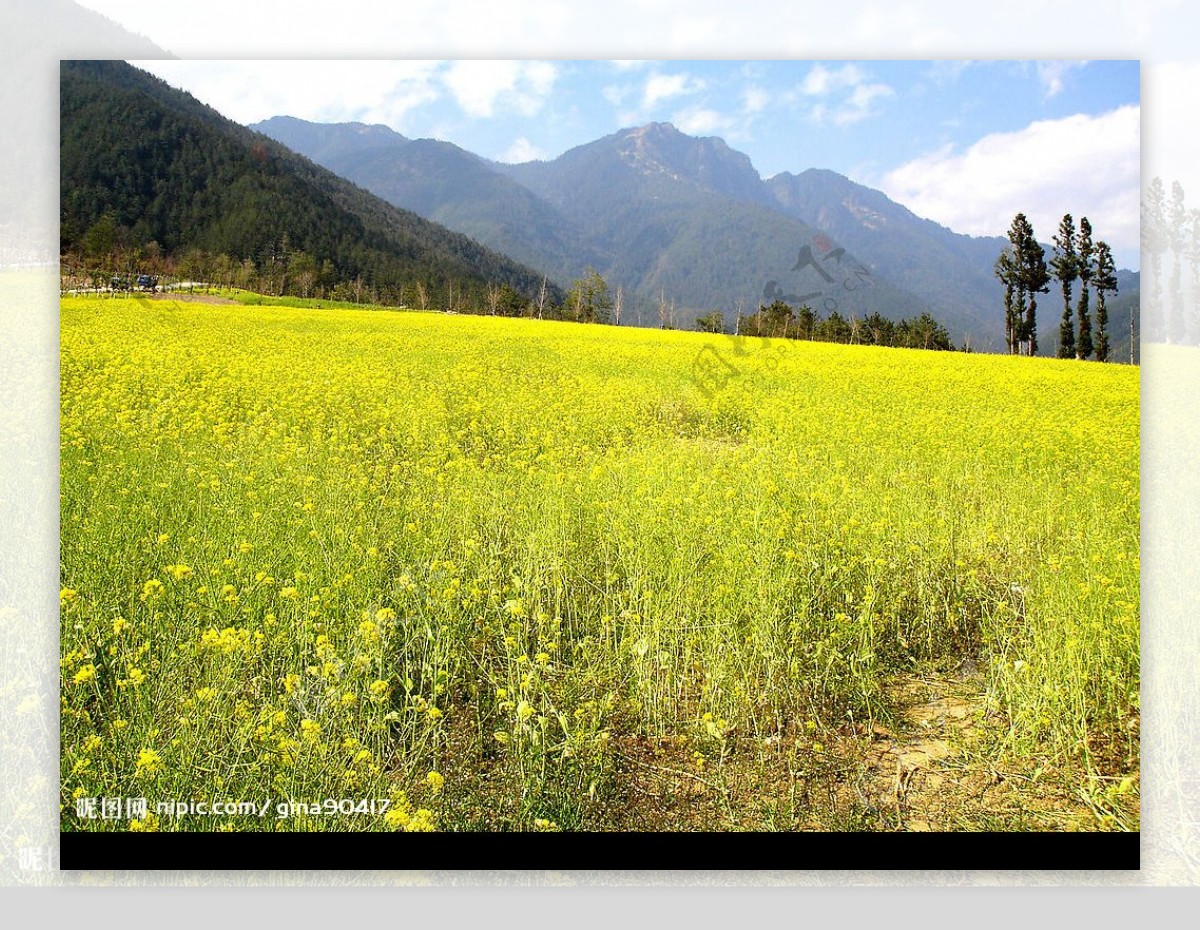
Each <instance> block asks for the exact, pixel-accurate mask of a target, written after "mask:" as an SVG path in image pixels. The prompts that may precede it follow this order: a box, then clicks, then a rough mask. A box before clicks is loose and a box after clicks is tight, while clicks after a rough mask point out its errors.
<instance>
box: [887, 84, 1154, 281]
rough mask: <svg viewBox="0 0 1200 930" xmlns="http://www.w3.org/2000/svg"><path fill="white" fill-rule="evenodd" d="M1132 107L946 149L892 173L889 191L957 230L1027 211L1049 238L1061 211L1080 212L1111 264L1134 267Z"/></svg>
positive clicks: (995, 229) (1005, 222) (1000, 229)
mask: <svg viewBox="0 0 1200 930" xmlns="http://www.w3.org/2000/svg"><path fill="white" fill-rule="evenodd" d="M1139 137H1140V109H1139V107H1137V106H1125V107H1120V108H1118V109H1116V110H1113V111H1111V112H1109V113H1104V114H1101V115H1099V116H1089V115H1085V114H1078V115H1075V116H1069V117H1066V118H1063V119H1057V120H1041V121H1038V122H1034V123H1031V124H1030V125H1029V126H1027V127H1025V128H1024V129H1021V130H1018V131H1016V132H1007V133H994V134H992V135H988V136H984V137H983V138H982V139H980V140H979V141H978V142H976V143H975V144H974V145H972V146H971V147H970V148H968V149H967V150H965V151H963V152H957V151H955V149H954V148H953V147H952V146H949V145H947V146H944V147H942V148H940V149H938V150H937V151H934V152H931V153H929V154H927V155H923V156H921V157H920V158H917V159H914V160H913V161H910V162H908V163H907V164H904V165H901V166H900V167H898V168H896V169H894V170H893V171H890V172H889V173H888V174H886V175H885V176H884V177H883V179H882V180H881V181H880V182H878V184H877V186H878V187H880V188H881V189H882V190H883V191H884V192H886V193H887V194H888V196H889V197H891V198H893V199H894V200H897V201H899V202H900V203H902V204H904V205H905V206H906V207H908V208H909V209H911V210H912V211H913V212H914V213H916V214H917V215H919V216H924V217H928V218H929V219H932V220H935V221H937V222H939V223H942V224H944V225H946V226H949V227H950V228H951V229H953V230H955V231H956V232H962V233H968V234H971V235H989V236H999V235H1004V234H1005V232H1006V231H1007V229H1008V227H1009V225H1010V224H1011V222H1012V218H1013V216H1014V215H1015V214H1016V213H1018V212H1021V213H1024V214H1025V215H1026V216H1027V217H1029V220H1030V222H1031V223H1032V224H1033V227H1034V230H1035V231H1036V232H1037V234H1038V236H1039V238H1041V239H1042V241H1049V239H1050V237H1051V236H1052V235H1053V233H1054V230H1055V229H1057V228H1058V222H1059V220H1060V219H1061V218H1062V216H1063V214H1064V213H1070V214H1072V215H1073V216H1075V217H1076V218H1077V219H1078V218H1079V217H1080V216H1086V217H1088V219H1090V220H1091V222H1092V227H1093V228H1094V229H1095V230H1096V237H1097V238H1098V239H1104V240H1105V241H1107V242H1108V243H1109V244H1110V245H1111V246H1112V247H1113V250H1114V253H1115V254H1116V257H1117V260H1118V264H1123V265H1125V266H1128V267H1137V266H1138V248H1139V244H1138V226H1139V176H1140V170H1141V166H1140V140H1139Z"/></svg>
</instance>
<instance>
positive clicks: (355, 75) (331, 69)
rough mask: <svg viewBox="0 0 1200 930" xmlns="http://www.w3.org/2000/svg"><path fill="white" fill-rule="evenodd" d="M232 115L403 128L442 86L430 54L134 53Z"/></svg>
mask: <svg viewBox="0 0 1200 930" xmlns="http://www.w3.org/2000/svg"><path fill="white" fill-rule="evenodd" d="M132 64H134V65H135V66H137V67H139V68H143V69H144V70H146V71H149V72H151V73H152V74H155V75H157V76H159V77H161V78H162V79H163V80H165V81H166V82H167V83H168V84H171V85H172V86H174V87H186V88H187V90H188V92H189V93H191V94H192V95H193V96H195V97H196V98H197V99H199V100H202V101H203V102H204V103H207V104H208V105H209V106H211V107H213V108H214V109H216V110H217V111H218V112H220V113H221V114H222V115H223V116H226V117H228V118H229V119H232V120H235V121H236V122H239V123H253V122H257V121H259V120H263V119H267V118H268V117H271V116H280V115H287V116H296V117H299V118H300V119H308V120H314V121H317V122H327V121H329V122H342V121H348V120H361V121H363V122H368V123H384V124H386V125H388V126H391V127H393V128H395V129H399V130H401V131H403V124H404V119H405V116H406V114H407V113H408V112H409V111H410V110H412V109H414V108H416V107H419V106H422V105H423V104H426V103H430V102H432V101H434V100H436V99H438V97H439V96H440V94H441V91H440V90H439V89H438V87H437V84H436V80H435V74H436V72H437V69H438V67H439V63H438V62H435V61H187V60H185V61H178V60H154V61H134V62H132Z"/></svg>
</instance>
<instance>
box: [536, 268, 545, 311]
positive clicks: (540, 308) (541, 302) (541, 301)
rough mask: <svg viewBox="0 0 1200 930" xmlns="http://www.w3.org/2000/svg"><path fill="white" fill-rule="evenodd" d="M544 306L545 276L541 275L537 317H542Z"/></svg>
mask: <svg viewBox="0 0 1200 930" xmlns="http://www.w3.org/2000/svg"><path fill="white" fill-rule="evenodd" d="M545 308H546V276H545V275H542V289H541V290H540V291H538V302H537V318H538V319H539V320H540V319H541V318H542V311H543V310H544V309H545Z"/></svg>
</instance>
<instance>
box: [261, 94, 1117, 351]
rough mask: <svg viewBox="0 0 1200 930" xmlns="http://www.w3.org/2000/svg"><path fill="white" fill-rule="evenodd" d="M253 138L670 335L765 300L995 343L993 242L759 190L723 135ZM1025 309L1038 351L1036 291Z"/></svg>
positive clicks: (818, 188)
mask: <svg viewBox="0 0 1200 930" xmlns="http://www.w3.org/2000/svg"><path fill="white" fill-rule="evenodd" d="M253 128H256V129H258V130H260V131H262V132H264V133H266V134H267V135H270V136H272V137H273V138H276V139H278V140H279V141H281V142H284V143H285V144H287V145H289V146H292V147H294V148H295V149H296V150H297V151H299V152H301V153H303V154H305V155H307V156H308V157H310V158H313V159H314V160H316V161H318V162H320V163H321V164H324V165H325V166H326V167H328V168H330V169H331V170H333V171H336V172H337V173H339V174H342V175H343V176H345V177H347V178H349V179H351V180H353V181H354V182H355V183H358V184H361V185H362V186H363V187H365V188H367V189H368V190H371V191H372V192H374V193H376V194H378V195H379V196H381V197H383V198H384V199H386V200H388V201H389V202H391V203H393V204H396V205H398V206H401V207H404V208H406V209H410V210H413V211H415V212H417V213H420V214H421V215H422V216H426V217H429V218H431V219H435V220H437V221H438V222H441V223H445V224H446V225H447V226H449V227H450V228H452V229H456V230H458V231H460V232H464V233H467V234H469V235H471V236H473V237H475V238H478V239H479V241H481V242H484V243H485V244H488V245H490V246H492V247H493V248H503V249H504V250H505V251H506V252H508V253H509V254H512V255H514V256H515V257H517V258H520V259H521V260H522V261H526V262H528V263H529V264H532V265H535V266H536V267H539V268H544V269H546V270H547V271H548V272H549V273H551V274H552V275H553V276H554V277H555V279H556V280H557V281H559V283H561V284H564V285H565V284H567V283H569V282H570V281H571V280H572V279H574V278H576V277H578V276H580V275H581V274H582V273H583V271H584V270H585V268H587V267H589V266H590V267H594V268H596V269H597V270H598V271H600V273H601V274H603V275H604V276H605V278H606V279H607V280H608V281H609V283H610V285H611V286H613V287H617V286H620V287H621V288H622V289H623V290H624V291H625V294H626V296H627V299H628V304H627V306H629V307H630V308H631V315H630V319H632V320H633V321H634V322H640V323H644V324H649V325H653V324H655V323H656V322H657V304H658V302H659V300H660V295H661V297H662V298H664V299H666V300H668V301H671V300H674V301H676V302H677V303H678V305H679V322H680V323H681V324H682V325H689V324H690V318H692V317H694V316H696V315H699V314H702V313H707V312H709V311H711V310H713V309H720V310H722V311H724V313H725V315H726V318H727V319H730V320H731V318H732V316H733V313H734V312H735V310H736V308H737V307H738V306H741V307H742V308H743V309H744V310H745V311H747V312H749V311H753V310H754V309H755V308H756V307H757V306H758V304H759V303H760V302H766V303H769V302H770V301H771V299H773V298H774V297H777V296H778V297H783V298H784V299H787V300H789V301H791V302H793V303H796V302H807V303H809V304H810V305H811V306H812V307H813V308H814V309H815V310H817V312H818V313H820V314H821V315H823V316H828V315H829V313H830V312H831V311H833V310H835V309H836V310H837V311H838V312H840V313H841V314H842V315H843V316H850V315H855V316H862V315H864V314H865V313H869V312H871V311H879V312H881V313H882V314H883V315H885V316H888V317H891V318H892V319H899V318H901V317H912V316H916V315H918V314H920V313H921V312H923V311H926V310H928V311H929V312H931V313H932V314H933V315H934V316H935V317H936V318H937V319H938V320H939V321H941V322H942V323H943V324H944V325H945V326H946V328H947V329H948V331H949V333H950V336H951V338H952V339H953V341H954V342H955V343H956V344H958V345H962V344H964V343H965V344H969V345H970V346H971V347H972V348H974V349H978V350H982V351H1002V349H1003V336H1004V334H1003V328H1004V324H1003V311H1002V308H1001V301H1002V292H1001V289H1000V286H999V284H998V282H997V280H996V278H995V275H994V273H993V266H994V263H995V261H996V258H997V256H998V255H999V254H1000V252H1001V250H1002V249H1003V248H1004V247H1005V246H1006V245H1007V243H1008V240H1007V239H1006V238H1003V237H974V236H966V235H961V234H959V233H956V232H954V231H952V230H950V229H947V228H946V227H944V226H941V225H939V224H938V223H935V222H933V221H931V220H928V219H923V218H921V217H919V216H917V215H915V214H914V213H913V212H912V211H911V210H909V209H907V208H906V207H904V206H902V205H900V204H898V203H895V202H894V201H892V200H891V199H890V198H888V197H887V195H885V194H883V193H882V192H880V191H877V190H873V189H871V188H869V187H865V186H863V185H861V184H857V183H855V182H853V181H851V180H850V179H848V178H846V177H843V176H842V175H839V174H837V173H835V172H832V171H826V170H820V169H810V170H807V171H804V172H801V173H800V174H790V173H787V172H785V173H782V174H779V175H776V176H774V177H772V178H770V179H768V180H765V181H764V180H763V179H762V178H761V177H760V176H759V174H758V172H757V171H756V170H755V168H754V166H753V164H752V163H751V161H750V159H749V158H748V157H747V156H746V155H744V154H743V153H741V152H738V151H736V150H734V149H732V148H730V147H729V146H728V145H727V144H726V143H725V142H724V141H723V140H721V139H719V138H715V137H707V138H697V137H693V136H689V135H686V134H684V133H682V132H680V131H679V130H677V129H676V128H675V127H674V126H672V125H671V124H669V123H650V124H648V125H646V126H641V127H637V128H633V129H624V130H621V131H620V132H617V133H614V134H612V135H609V136H605V137H603V138H601V139H597V140H595V141H593V142H590V143H587V144H585V145H581V146H578V147H576V148H573V149H571V150H569V151H567V152H565V153H563V154H562V155H560V156H559V157H558V158H555V159H553V160H551V161H533V162H526V163H523V164H515V165H509V164H500V163H497V162H492V161H488V160H486V159H484V158H481V157H479V156H476V155H473V154H472V153H470V152H466V151H464V150H463V149H460V148H458V147H457V146H453V145H451V144H449V143H446V142H434V141H432V140H420V139H418V140H410V139H406V138H405V137H404V136H401V135H399V134H398V133H395V132H392V131H391V130H390V129H387V128H386V127H366V126H363V125H362V124H341V125H335V126H322V125H320V124H314V123H305V122H303V121H301V120H294V119H290V118H275V119H272V120H268V121H266V122H264V123H259V124H256V125H255V126H254V127H253ZM805 250H807V251H805ZM1127 287H1132V288H1133V290H1132V291H1128V290H1126V288H1127ZM1136 288H1137V284H1136V276H1135V277H1134V278H1132V279H1126V280H1125V281H1124V283H1123V285H1122V291H1121V295H1120V296H1119V297H1118V298H1117V299H1116V301H1115V303H1114V304H1113V312H1114V317H1113V320H1112V323H1111V327H1110V331H1111V332H1112V333H1113V334H1114V337H1118V334H1119V333H1121V332H1124V333H1125V334H1126V335H1125V347H1126V349H1127V347H1128V345H1127V344H1128V335H1127V334H1128V318H1129V317H1128V314H1129V312H1130V308H1131V307H1133V306H1135V305H1136V303H1137V293H1136ZM1039 303H1040V305H1041V306H1040V309H1041V313H1040V325H1039V329H1040V331H1041V333H1042V339H1041V345H1042V350H1043V352H1044V353H1047V354H1048V353H1052V352H1053V350H1054V346H1055V337H1056V335H1057V326H1058V319H1057V312H1056V311H1055V309H1054V303H1055V301H1054V295H1053V293H1051V294H1047V295H1045V296H1044V298H1043V299H1042V300H1041V301H1039ZM1118 338H1119V337H1118ZM1114 347H1115V342H1114ZM1125 357H1128V356H1127V353H1126V355H1125Z"/></svg>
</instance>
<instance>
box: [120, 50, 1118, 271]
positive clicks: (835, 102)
mask: <svg viewBox="0 0 1200 930" xmlns="http://www.w3.org/2000/svg"><path fill="white" fill-rule="evenodd" d="M135 64H137V65H138V66H139V67H143V68H146V69H147V70H150V71H152V72H154V73H155V74H158V75H159V76H161V77H163V78H164V79H165V80H167V81H168V82H169V83H171V84H173V85H175V86H177V87H182V88H183V89H185V90H188V91H189V92H191V93H193V94H194V95H195V96H197V97H198V98H199V99H201V100H203V101H204V102H205V103H208V104H210V105H212V106H214V107H215V108H216V109H217V110H219V111H221V112H222V113H224V114H225V115H227V116H229V117H230V118H232V119H235V120H237V121H238V122H242V123H250V122H254V121H257V120H260V119H265V118H267V117H269V116H276V115H282V114H286V115H291V116H298V117H301V118H304V119H310V120H315V121H320V122H342V121H350V120H357V121H363V122H369V123H383V124H385V125H388V126H391V127H392V128H393V129H395V130H397V131H398V132H401V133H403V134H404V135H406V136H410V137H414V138H415V137H432V138H439V139H445V140H447V141H450V142H454V143H455V144H457V145H460V146H462V147H463V148H466V149H469V150H471V151H473V152H477V153H478V154H481V155H484V156H486V157H489V158H494V159H499V160H505V161H524V160H528V159H530V158H553V157H555V156H557V155H559V154H561V153H562V152H564V151H566V150H567V149H569V148H571V147H573V146H575V145H580V144H582V143H585V142H588V141H591V140H592V139H596V138H598V137H600V136H603V135H607V134H609V133H612V132H615V131H616V130H618V129H620V128H623V127H626V126H634V125H641V124H644V123H646V122H650V121H667V122H671V123H674V124H675V125H676V126H677V127H678V128H680V129H681V130H683V131H684V132H688V133H690V134H693V135H716V136H720V137H722V138H723V139H725V140H726V141H727V142H728V143H729V144H730V145H731V146H732V147H734V148H736V149H738V150H739V151H742V152H745V153H746V154H747V155H749V156H750V159H751V161H752V162H753V163H754V165H755V167H756V168H757V169H758V171H759V173H760V174H762V176H763V177H769V176H771V175H773V174H776V173H778V172H780V171H792V172H799V171H802V170H804V169H806V168H810V167H818V168H829V169H832V170H834V171H837V172H840V173H842V174H845V175H847V176H849V177H850V178H852V179H854V180H856V181H859V182H860V183H863V184H867V185H869V186H871V187H876V188H879V189H881V190H883V191H885V192H886V193H888V194H889V195H890V196H892V197H893V199H895V200H898V201H899V202H901V203H903V204H904V205H905V206H908V207H909V208H911V209H912V210H913V211H914V212H916V213H918V214H919V215H921V216H926V217H929V218H930V219H934V220H936V221H938V222H940V223H943V224H944V225H947V226H949V227H950V228H952V229H954V230H956V231H958V232H964V233H970V234H974V235H1002V234H1003V233H1004V232H1005V230H1006V229H1007V226H1008V223H1009V222H1010V221H1011V218H1012V216H1013V214H1014V213H1016V212H1017V211H1023V212H1025V213H1027V214H1028V215H1029V216H1030V219H1031V220H1032V221H1033V223H1034V228H1035V230H1036V231H1037V232H1038V234H1039V236H1040V237H1041V238H1042V239H1043V241H1048V240H1049V238H1050V236H1051V234H1052V233H1053V230H1054V227H1055V226H1056V225H1057V221H1058V218H1059V217H1061V216H1062V214H1063V213H1067V212H1069V213H1072V214H1074V215H1075V216H1076V217H1079V216H1083V215H1086V216H1088V217H1089V218H1090V219H1091V220H1092V225H1093V227H1095V228H1096V229H1097V231H1098V235H1099V236H1101V237H1103V238H1107V239H1108V241H1109V242H1110V243H1111V244H1112V245H1113V247H1114V251H1115V253H1116V257H1117V260H1118V263H1119V264H1120V265H1122V266H1123V267H1132V268H1136V267H1137V266H1138V257H1137V252H1138V219H1139V218H1138V198H1139V186H1140V174H1139V171H1140V162H1139V147H1140V87H1139V83H1140V82H1139V65H1138V63H1137V62H1136V61H1087V62H1084V61H1037V62H1034V61H1024V62H1017V61H961V60H955V61H880V60H868V61H819V62H818V61H796V60H789V61H726V60H720V61H711V60H706V61H679V60H656V61H613V60H589V61H546V60H540V61H533V60H458V61H433V60H403V61H395V60H393V61H357V60H355V61H336V62H335V61H225V62H220V61H143V62H135Z"/></svg>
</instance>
